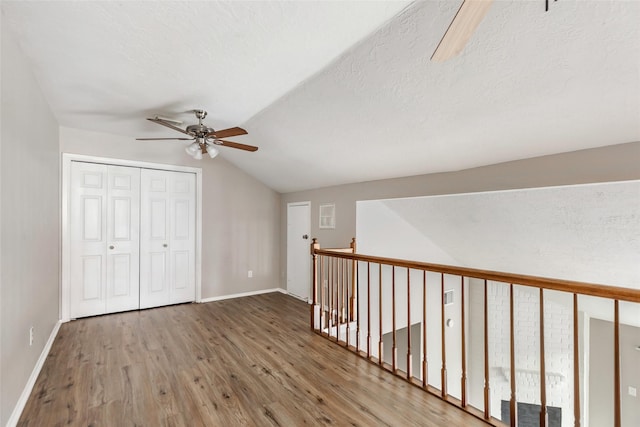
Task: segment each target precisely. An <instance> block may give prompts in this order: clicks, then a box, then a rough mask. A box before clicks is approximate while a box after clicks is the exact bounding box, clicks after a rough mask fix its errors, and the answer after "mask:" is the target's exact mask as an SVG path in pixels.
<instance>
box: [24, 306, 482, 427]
mask: <svg viewBox="0 0 640 427" xmlns="http://www.w3.org/2000/svg"><path fill="white" fill-rule="evenodd" d="M308 319H309V309H308V305H306V304H305V303H303V302H300V301H297V300H295V299H293V298H291V297H288V296H286V295H283V294H279V293H274V294H266V295H260V296H253V297H246V298H240V299H235V300H226V301H220V302H213V303H207V304H186V305H178V306H171V307H163V308H156V309H150V310H143V311H135V312H128V313H121V314H113V315H107V316H101V317H94V318H88V319H82V320H77V321H73V322H69V323H66V324H64V325H62V327H61V328H60V332H59V333H58V337H57V338H56V340H55V342H54V344H53V347H52V349H51V353H50V354H49V357H48V358H47V360H46V362H45V365H44V367H43V369H42V372H41V373H40V376H39V377H38V380H37V382H36V384H35V387H34V389H33V392H32V394H31V396H30V398H29V401H28V402H27V405H26V407H25V409H24V411H23V414H22V417H21V419H20V421H19V423H18V425H20V426H62V425H74V426H75V425H77V426H128V425H137V426H142V425H145V426H239V425H247V426H301V425H337V426H342V425H345V426H378V425H388V426H486V425H487V424H485V423H483V422H482V421H480V420H478V419H476V418H474V417H473V416H471V415H468V414H466V413H464V412H462V411H460V410H458V409H457V408H454V407H452V406H451V405H449V404H447V403H446V402H443V401H441V400H439V399H438V398H436V397H434V396H430V395H428V394H427V393H424V392H423V391H421V390H420V389H418V388H416V387H413V386H411V385H409V384H407V383H406V382H405V381H403V380H401V379H399V378H396V377H394V376H393V375H392V374H391V373H389V372H385V371H383V370H381V369H379V368H378V367H377V366H374V365H373V364H371V363H368V362H367V361H366V360H363V359H361V358H360V357H358V356H356V355H355V354H353V353H351V352H349V351H347V350H346V349H344V348H341V347H339V346H338V345H336V344H335V343H332V342H330V341H329V340H327V339H325V338H322V337H320V336H318V335H316V334H314V333H313V332H311V331H310V330H309V326H308Z"/></svg>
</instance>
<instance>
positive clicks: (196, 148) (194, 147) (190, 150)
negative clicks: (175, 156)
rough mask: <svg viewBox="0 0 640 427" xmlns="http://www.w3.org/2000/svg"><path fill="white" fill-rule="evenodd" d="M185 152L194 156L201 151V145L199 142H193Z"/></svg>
mask: <svg viewBox="0 0 640 427" xmlns="http://www.w3.org/2000/svg"><path fill="white" fill-rule="evenodd" d="M184 151H186V152H187V154H188V155H190V156H194V155H195V154H196V153H197V152H198V151H200V145H199V144H198V143H197V142H192V143H191V144H189V146H188V147H187V148H185V149H184Z"/></svg>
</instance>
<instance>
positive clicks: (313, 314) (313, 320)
mask: <svg viewBox="0 0 640 427" xmlns="http://www.w3.org/2000/svg"><path fill="white" fill-rule="evenodd" d="M319 249H320V243H318V239H316V238H315V237H314V238H313V239H311V257H312V258H313V291H312V292H313V294H312V295H313V297H312V298H313V304H312V305H311V313H310V316H311V325H310V326H311V330H315V327H316V307H317V306H318V255H316V251H317V250H319Z"/></svg>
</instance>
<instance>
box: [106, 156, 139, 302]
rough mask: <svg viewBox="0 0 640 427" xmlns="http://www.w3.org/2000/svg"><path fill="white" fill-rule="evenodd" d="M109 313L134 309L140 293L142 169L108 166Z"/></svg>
mask: <svg viewBox="0 0 640 427" xmlns="http://www.w3.org/2000/svg"><path fill="white" fill-rule="evenodd" d="M108 182H109V187H108V192H107V194H108V211H107V236H108V243H107V312H108V313H113V312H117V311H125V310H134V309H137V308H138V307H139V294H140V270H139V269H140V169H139V168H130V167H122V166H108Z"/></svg>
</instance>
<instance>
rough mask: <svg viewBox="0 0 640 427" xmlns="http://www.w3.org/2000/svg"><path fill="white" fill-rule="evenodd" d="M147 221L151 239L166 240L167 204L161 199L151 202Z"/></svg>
mask: <svg viewBox="0 0 640 427" xmlns="http://www.w3.org/2000/svg"><path fill="white" fill-rule="evenodd" d="M150 207H151V209H150V212H149V217H150V218H149V220H150V221H151V224H150V225H149V226H150V231H151V232H150V236H151V239H166V237H167V235H166V221H167V220H166V215H167V202H166V200H163V199H156V200H151V202H150Z"/></svg>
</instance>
